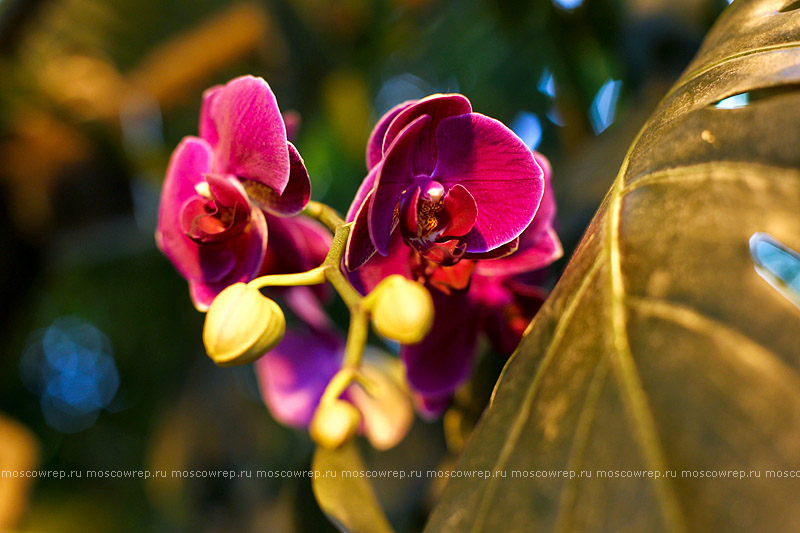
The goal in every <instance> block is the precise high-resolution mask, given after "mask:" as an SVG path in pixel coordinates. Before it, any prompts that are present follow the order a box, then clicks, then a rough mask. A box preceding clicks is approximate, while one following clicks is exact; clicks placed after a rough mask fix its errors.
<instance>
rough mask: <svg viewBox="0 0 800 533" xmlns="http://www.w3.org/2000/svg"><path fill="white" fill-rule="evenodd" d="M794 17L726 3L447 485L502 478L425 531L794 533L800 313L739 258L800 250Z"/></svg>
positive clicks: (441, 513)
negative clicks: (762, 251) (758, 239)
mask: <svg viewBox="0 0 800 533" xmlns="http://www.w3.org/2000/svg"><path fill="white" fill-rule="evenodd" d="M791 4H792V2H790V1H784V0H749V1H748V0H737V1H736V2H734V3H733V4H732V5H731V6H730V7H729V8H728V10H727V11H726V12H725V13H724V14H723V15H722V16H721V17H720V19H719V20H718V22H717V23H716V25H715V26H714V28H713V29H712V30H711V32H710V34H709V35H708V37H707V39H706V41H705V43H704V45H703V47H702V48H701V50H700V52H699V53H698V55H697V57H696V59H695V60H694V61H693V62H692V64H691V65H690V66H689V67H688V68H687V70H686V73H685V74H684V75H683V77H682V78H681V79H680V80H679V81H678V82H677V83H676V85H675V86H674V87H673V89H672V90H671V91H670V92H669V93H668V94H667V96H666V97H665V98H664V100H663V101H662V103H661V104H660V106H659V107H658V108H657V110H656V111H655V114H654V115H653V117H652V118H651V120H650V121H649V122H648V123H647V124H646V125H645V126H644V128H643V129H642V131H641V132H640V134H639V136H638V137H637V139H636V141H635V142H634V144H633V146H632V147H631V149H630V150H629V153H628V155H627V157H626V158H625V161H624V162H623V165H622V168H621V170H620V172H619V175H618V176H617V178H616V180H615V182H614V184H613V186H612V188H611V191H610V192H609V194H608V196H607V197H606V199H605V201H604V203H603V205H602V206H601V208H600V210H599V211H598V213H597V215H596V216H595V218H594V220H593V221H592V223H591V225H590V227H589V228H588V230H587V232H586V234H585V235H584V238H583V240H582V242H581V244H580V246H579V247H578V248H577V250H576V252H575V254H574V256H573V258H572V259H571V262H570V264H569V265H568V267H567V269H566V271H565V273H564V275H563V277H562V279H561V280H560V281H559V283H558V285H557V286H556V288H555V290H554V291H553V293H552V295H551V297H550V299H549V300H548V301H547V303H546V304H545V307H544V308H543V309H542V310H541V311H540V312H539V314H538V316H537V318H536V319H535V321H534V322H533V324H532V325H531V327H530V328H529V330H528V334H527V335H526V337H525V338H524V340H523V341H522V343H521V345H520V347H519V349H518V351H517V353H516V354H515V355H514V356H513V358H512V360H511V361H510V362H509V364H508V365H507V367H506V369H505V371H504V374H503V376H502V377H501V379H500V381H499V383H498V386H497V388H496V391H495V396H494V399H493V402H492V405H491V406H490V407H489V408H488V410H487V411H486V412H485V413H484V416H483V418H482V420H481V423H480V424H479V426H478V428H477V430H476V432H475V433H474V434H473V436H472V438H471V440H470V442H469V443H468V445H467V448H466V450H465V452H464V455H463V457H462V459H461V462H460V464H459V467H458V468H459V469H460V470H463V471H478V470H480V471H491V472H495V471H497V472H499V473H501V474H505V477H502V475H500V476H496V477H492V478H491V479H489V480H482V479H480V478H474V477H472V478H470V477H461V478H458V477H457V478H454V479H452V480H451V482H450V484H449V486H448V487H447V489H446V490H445V492H444V495H443V497H442V499H441V501H440V503H439V504H438V506H437V508H436V509H435V510H434V512H433V515H432V518H431V520H430V523H429V525H428V528H427V530H426V531H430V532H440V531H486V532H490V531H565V532H569V531H755V530H760V531H795V530H796V528H797V525H798V524H800V506H798V505H797V494H798V493H800V481H798V479H795V478H789V477H786V476H787V473H788V472H789V471H792V472H794V471H796V470H797V469H798V465H800V373H799V372H800V310H799V309H798V308H797V307H795V305H793V304H792V302H790V301H789V300H788V299H787V298H786V297H784V296H783V295H782V294H781V293H780V292H779V291H777V290H775V289H774V288H773V287H771V286H770V285H769V284H768V283H767V282H765V280H764V279H762V278H761V277H760V276H759V275H758V274H757V273H756V270H755V268H754V263H753V259H752V257H751V255H750V251H749V246H748V241H749V239H750V237H751V236H752V235H753V234H754V233H756V232H764V233H767V234H769V235H771V236H773V237H774V238H775V239H776V240H777V241H779V242H781V243H783V244H784V245H786V246H787V247H789V248H791V249H794V250H799V249H800V150H798V146H799V145H800V10H796V9H788V8H789V7H791ZM745 93H746V94H747V96H746V97H745V96H738V97H737V99H736V100H735V102H738V103H737V104H736V105H728V104H730V103H731V101H728V102H725V100H726V99H728V98H729V97H732V96H737V95H743V94H745ZM720 102H722V104H720V105H718V104H719V103H720ZM556 180H557V178H554V183H555V184H556V185H557V181H556ZM733 471H736V472H743V475H744V477H739V476H741V475H742V474H740V473H737V474H734V473H733ZM751 471H752V474H751ZM776 471H777V472H778V474H777V475H776V474H771V472H776ZM515 472H516V473H515ZM558 472H561V474H558ZM571 472H573V473H574V475H575V477H573V478H570V473H571ZM582 472H583V477H581V474H582ZM601 472H604V473H606V476H603V475H602V473H601ZM564 473H566V475H564ZM588 474H591V477H589V476H588ZM672 474H674V476H675V477H671V475H672ZM668 475H669V477H668ZM656 476H660V477H656Z"/></svg>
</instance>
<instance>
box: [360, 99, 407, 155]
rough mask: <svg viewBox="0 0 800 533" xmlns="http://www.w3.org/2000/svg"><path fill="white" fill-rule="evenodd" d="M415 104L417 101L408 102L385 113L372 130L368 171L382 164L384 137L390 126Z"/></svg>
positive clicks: (369, 142) (369, 143)
mask: <svg viewBox="0 0 800 533" xmlns="http://www.w3.org/2000/svg"><path fill="white" fill-rule="evenodd" d="M414 103H416V100H407V101H405V102H403V103H400V104H397V105H396V106H394V107H393V108H391V109H390V110H389V111H387V112H386V113H384V114H383V116H382V117H381V118H380V119H379V120H378V123H377V124H375V127H374V128H372V133H370V134H369V140H368V141H367V168H368V169H370V170H372V168H373V167H374V166H375V165H377V164H378V163H380V162H381V159H383V137H384V136H385V135H386V130H387V129H388V128H389V124H391V123H392V121H393V120H394V118H395V117H396V116H397V114H398V113H400V112H401V111H402V110H404V109H405V108H407V107H408V106H410V105H412V104H414ZM387 146H388V145H387Z"/></svg>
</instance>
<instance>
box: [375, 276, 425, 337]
mask: <svg viewBox="0 0 800 533" xmlns="http://www.w3.org/2000/svg"><path fill="white" fill-rule="evenodd" d="M368 302H369V303H368V305H369V306H370V310H371V315H372V325H373V326H374V327H375V330H376V331H377V332H378V333H380V334H381V335H383V336H384V337H387V338H389V339H392V340H395V341H397V342H399V343H401V344H416V343H418V342H419V341H421V340H422V339H423V338H424V337H425V335H427V334H428V331H429V330H430V329H431V326H432V325H433V299H432V298H431V295H430V293H429V292H428V289H426V288H425V287H424V286H422V285H421V284H419V283H416V282H414V281H411V280H409V279H406V278H404V277H403V276H401V275H399V274H394V275H391V276H389V277H388V278H386V279H384V280H383V281H381V282H380V284H378V286H377V287H375V290H373V291H372V293H371V294H370V295H369V296H368Z"/></svg>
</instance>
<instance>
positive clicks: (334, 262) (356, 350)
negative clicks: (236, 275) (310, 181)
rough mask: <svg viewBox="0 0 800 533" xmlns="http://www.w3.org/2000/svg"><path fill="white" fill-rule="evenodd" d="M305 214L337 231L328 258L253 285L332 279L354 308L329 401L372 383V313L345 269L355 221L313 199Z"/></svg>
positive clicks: (325, 399) (329, 388) (327, 393)
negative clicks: (365, 361)
mask: <svg viewBox="0 0 800 533" xmlns="http://www.w3.org/2000/svg"><path fill="white" fill-rule="evenodd" d="M303 214H304V215H307V216H309V217H311V218H314V219H316V220H318V221H319V222H321V223H322V224H324V225H325V226H327V228H328V229H329V230H331V231H332V232H333V242H332V243H331V248H330V250H329V251H328V255H327V256H326V257H325V261H323V263H322V264H321V265H320V266H318V267H317V268H314V269H311V270H309V271H308V272H301V273H298V274H276V275H271V276H262V277H260V278H257V279H254V280H253V281H251V282H250V283H249V285H250V286H253V287H255V288H257V289H260V288H263V287H269V286H274V287H289V286H296V285H318V284H320V283H324V282H325V281H328V282H329V283H330V284H331V285H333V288H334V289H336V292H338V293H339V296H340V297H341V298H342V300H343V301H344V303H345V305H346V306H347V309H349V310H350V328H349V331H348V333H347V345H346V346H345V350H344V360H343V362H342V368H341V369H340V370H339V372H337V373H336V375H335V376H334V377H333V379H331V381H330V383H328V386H327V388H326V389H325V393H324V394H323V396H322V400H321V401H322V402H328V401H333V400H336V399H337V398H339V396H341V394H342V393H343V392H344V391H345V390H346V389H347V387H349V386H350V384H351V383H353V381H355V380H359V381H361V382H364V385H365V386H366V387H369V386H370V385H371V383H369V382H368V380H366V378H364V376H362V375H361V374H360V372H359V367H360V366H361V358H362V356H363V354H364V348H365V347H366V345H367V336H368V335H369V312H368V310H367V307H366V306H365V305H364V298H363V297H362V296H361V295H360V294H359V293H358V291H357V290H356V289H355V288H354V287H353V285H352V284H351V283H350V281H349V280H348V279H347V277H346V276H345V275H344V272H342V268H343V267H342V258H343V257H344V252H345V250H346V248H347V238H348V237H349V236H350V230H351V229H352V227H353V224H352V223H350V224H345V222H344V220H343V219H342V217H341V216H340V215H339V214H338V213H337V212H336V211H335V210H334V209H333V208H331V207H329V206H327V205H325V204H323V203H320V202H309V203H308V205H307V206H306V208H305V210H304V211H303Z"/></svg>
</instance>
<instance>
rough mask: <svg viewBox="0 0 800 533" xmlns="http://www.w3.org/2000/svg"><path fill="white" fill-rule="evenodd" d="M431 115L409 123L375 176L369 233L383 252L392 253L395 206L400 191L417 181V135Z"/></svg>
mask: <svg viewBox="0 0 800 533" xmlns="http://www.w3.org/2000/svg"><path fill="white" fill-rule="evenodd" d="M430 120H431V118H430V117H429V116H427V115H423V116H421V117H419V118H417V119H416V120H414V121H413V122H412V123H411V124H409V125H408V126H407V127H406V128H405V129H404V130H403V131H402V132H401V133H400V134H399V135H398V136H397V139H396V140H395V142H393V143H392V145H391V146H390V147H389V149H388V150H387V151H386V154H385V157H384V160H383V164H382V165H381V170H380V172H378V174H377V176H376V178H375V186H374V193H373V196H372V200H371V201H370V203H369V217H368V219H369V237H370V239H371V240H372V243H373V244H374V245H375V248H376V249H377V250H378V252H380V253H381V254H382V255H386V254H387V253H389V238H390V236H391V233H392V230H393V229H394V208H395V206H396V205H397V201H398V200H399V199H400V194H402V192H403V191H404V190H405V189H406V188H408V187H409V186H410V185H413V184H414V175H413V173H412V164H413V159H414V152H415V151H416V150H417V147H418V146H419V144H418V142H417V140H418V139H417V137H418V135H419V133H420V132H421V131H422V130H423V129H424V128H426V127H427V126H428V124H429V123H430Z"/></svg>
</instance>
